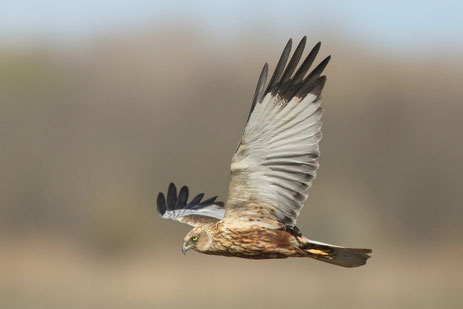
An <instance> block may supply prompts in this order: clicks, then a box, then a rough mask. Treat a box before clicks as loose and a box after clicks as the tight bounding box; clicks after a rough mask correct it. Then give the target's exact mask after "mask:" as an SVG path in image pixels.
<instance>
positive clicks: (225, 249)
mask: <svg viewBox="0 0 463 309" xmlns="http://www.w3.org/2000/svg"><path fill="white" fill-rule="evenodd" d="M218 236H219V237H217V238H215V241H214V242H216V243H215V244H214V245H213V247H215V250H214V252H208V253H209V254H216V255H225V256H234V257H241V258H246V259H277V258H287V257H290V256H295V254H297V251H298V248H297V247H298V246H297V242H296V241H295V238H294V237H293V236H292V235H290V234H289V233H287V232H285V231H282V230H269V229H262V228H254V229H252V228H251V229H228V230H226V231H224V232H223V233H220V235H218Z"/></svg>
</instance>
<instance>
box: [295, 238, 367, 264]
mask: <svg viewBox="0 0 463 309" xmlns="http://www.w3.org/2000/svg"><path fill="white" fill-rule="evenodd" d="M304 240H306V242H305V243H302V244H301V249H302V250H303V251H304V252H306V253H307V254H308V256H309V257H311V258H314V259H317V260H319V261H323V262H326V263H330V264H334V265H338V266H343V267H357V266H362V265H365V264H366V262H367V260H368V259H369V258H370V256H369V255H368V253H371V252H372V251H371V249H358V248H344V247H339V246H334V245H330V244H325V243H322V242H318V241H314V240H309V239H307V238H305V239H304Z"/></svg>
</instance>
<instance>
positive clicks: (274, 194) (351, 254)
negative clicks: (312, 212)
mask: <svg viewBox="0 0 463 309" xmlns="http://www.w3.org/2000/svg"><path fill="white" fill-rule="evenodd" d="M305 44H306V37H304V38H303V39H302V40H301V42H300V43H299V45H298V46H297V48H296V50H295V51H294V53H293V55H292V57H291V59H290V60H289V62H288V59H289V55H290V52H291V45H292V40H291V39H290V40H289V41H288V43H287V44H286V47H285V48H284V50H283V54H282V55H281V58H280V60H279V61H278V64H277V66H276V68H275V71H274V72H273V75H272V77H271V78H270V81H269V82H268V84H267V83H266V80H267V73H268V64H267V63H266V64H265V65H264V67H263V69H262V72H261V74H260V77H259V79H258V82H257V87H256V91H255V94H254V99H253V101H252V105H251V111H250V113H249V116H248V118H247V123H246V127H245V130H244V133H243V135H242V137H241V140H240V143H239V144H238V147H237V148H236V150H235V153H234V155H233V158H232V163H231V175H230V186H229V191H228V198H227V201H226V203H225V204H224V203H223V202H217V201H216V198H217V197H213V198H210V199H207V200H204V201H201V200H202V198H203V196H204V194H199V195H197V196H196V197H195V198H193V199H192V200H191V201H190V202H188V195H189V192H188V191H189V190H188V187H186V186H183V187H182V188H181V189H180V191H179V193H178V195H177V188H176V187H175V185H174V184H172V183H171V184H170V185H169V188H168V192H167V198H166V196H165V195H164V194H163V193H162V192H161V193H159V195H158V198H157V206H158V212H159V214H160V215H161V216H162V217H163V218H168V219H174V220H178V221H180V222H182V223H186V224H189V225H192V226H193V227H194V228H193V229H192V230H191V231H190V232H189V233H188V234H187V235H186V236H185V238H184V242H183V248H182V251H183V253H185V252H186V251H187V250H189V249H193V250H195V251H198V252H201V253H205V254H211V255H222V256H232V257H241V258H247V259H274V258H287V257H310V258H314V259H317V260H319V261H323V262H327V263H330V264H334V265H339V266H344V267H356V266H361V265H364V264H365V263H366V261H367V259H368V258H369V257H370V256H369V255H368V253H371V252H372V251H371V250H370V249H357V248H345V247H340V246H334V245H330V244H326V243H322V242H318V241H313V240H310V239H308V238H306V237H304V236H302V234H301V232H300V231H299V229H298V228H297V226H296V218H297V216H298V215H299V212H300V211H301V209H302V207H303V206H304V201H305V200H306V199H307V196H308V190H309V188H310V186H311V183H312V180H313V179H314V178H315V176H316V171H317V169H318V166H319V164H318V161H317V159H318V157H319V155H320V152H319V145H318V144H319V142H320V139H321V137H322V134H321V131H320V130H321V122H320V118H321V116H322V107H321V106H320V105H321V93H322V89H323V86H324V85H325V82H326V76H322V75H321V74H322V72H323V70H324V69H325V67H326V65H327V64H328V61H329V60H330V56H328V57H327V58H325V59H324V60H323V61H321V62H320V64H319V65H318V66H316V67H315V68H314V69H313V70H312V71H311V72H310V73H308V72H309V69H310V67H311V65H312V63H313V62H314V60H315V57H316V55H317V54H318V51H319V49H320V42H319V43H317V44H316V45H315V47H313V49H312V50H311V51H310V52H309V54H308V55H307V57H306V58H305V60H304V61H302V63H301V64H300V65H299V62H300V60H301V56H302V54H303V51H304V47H305ZM296 69H297V70H296ZM307 73H308V74H307Z"/></svg>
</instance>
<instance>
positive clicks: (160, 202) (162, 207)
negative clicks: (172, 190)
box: [157, 192, 167, 216]
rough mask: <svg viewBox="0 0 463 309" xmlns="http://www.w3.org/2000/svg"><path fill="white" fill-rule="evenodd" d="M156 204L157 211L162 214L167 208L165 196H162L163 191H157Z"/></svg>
mask: <svg viewBox="0 0 463 309" xmlns="http://www.w3.org/2000/svg"><path fill="white" fill-rule="evenodd" d="M157 204H158V213H159V214H160V215H161V216H163V215H164V213H165V212H166V210H167V205H166V198H165V197H164V193H162V192H159V194H158V199H157Z"/></svg>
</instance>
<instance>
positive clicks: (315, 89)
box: [310, 75, 326, 97]
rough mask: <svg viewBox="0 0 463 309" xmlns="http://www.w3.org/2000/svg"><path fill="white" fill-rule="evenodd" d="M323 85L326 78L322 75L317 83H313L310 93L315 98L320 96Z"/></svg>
mask: <svg viewBox="0 0 463 309" xmlns="http://www.w3.org/2000/svg"><path fill="white" fill-rule="evenodd" d="M325 83H326V76H325V75H323V76H321V77H320V78H319V79H318V80H317V82H316V83H315V86H314V87H313V89H312V90H311V91H310V93H312V94H314V95H316V96H317V97H318V96H320V95H321V94H322V91H323V87H325Z"/></svg>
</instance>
